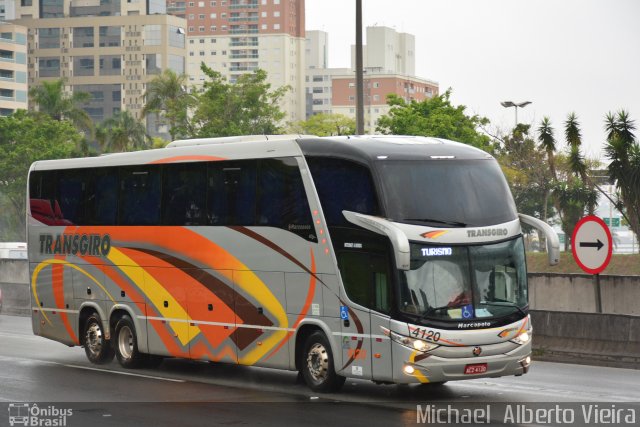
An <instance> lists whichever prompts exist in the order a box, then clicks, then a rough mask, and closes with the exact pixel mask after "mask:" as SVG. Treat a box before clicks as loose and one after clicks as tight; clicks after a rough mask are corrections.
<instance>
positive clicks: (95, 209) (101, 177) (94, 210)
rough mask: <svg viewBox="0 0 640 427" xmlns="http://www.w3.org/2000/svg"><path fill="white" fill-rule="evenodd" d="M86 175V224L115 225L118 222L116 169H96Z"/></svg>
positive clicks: (117, 179)
mask: <svg viewBox="0 0 640 427" xmlns="http://www.w3.org/2000/svg"><path fill="white" fill-rule="evenodd" d="M87 175H88V180H87V193H86V194H87V196H86V199H87V208H86V209H87V215H86V224H87V225H116V224H117V222H118V188H119V178H118V169H116V168H97V169H95V170H93V171H92V172H91V174H87ZM89 175H90V177H89Z"/></svg>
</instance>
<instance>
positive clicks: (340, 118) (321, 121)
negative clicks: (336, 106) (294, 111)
mask: <svg viewBox="0 0 640 427" xmlns="http://www.w3.org/2000/svg"><path fill="white" fill-rule="evenodd" d="M294 131H295V132H299V133H305V134H308V135H318V136H336V135H353V134H354V133H355V132H356V121H355V119H352V118H350V117H347V116H345V115H343V114H326V113H320V114H314V115H313V116H311V117H309V119H308V120H306V121H301V122H298V123H297V124H296V127H295V128H294Z"/></svg>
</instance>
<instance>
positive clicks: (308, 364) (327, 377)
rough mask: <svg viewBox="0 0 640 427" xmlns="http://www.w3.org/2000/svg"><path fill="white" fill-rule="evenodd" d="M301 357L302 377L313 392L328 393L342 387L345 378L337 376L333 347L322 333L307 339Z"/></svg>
mask: <svg viewBox="0 0 640 427" xmlns="http://www.w3.org/2000/svg"><path fill="white" fill-rule="evenodd" d="M301 357H302V360H301V361H300V369H301V370H302V376H303V377H304V381H305V382H306V383H307V385H308V386H309V388H310V389H311V390H313V391H318V392H322V393H326V392H331V391H338V390H339V389H340V387H342V385H343V384H344V381H345V377H343V376H340V375H338V374H336V371H335V366H334V362H333V354H332V353H331V346H330V345H329V341H328V340H327V337H326V336H325V335H324V334H323V333H322V332H319V331H318V332H314V333H313V334H311V335H310V336H309V338H307V341H306V342H305V344H304V351H303V353H302V356H301Z"/></svg>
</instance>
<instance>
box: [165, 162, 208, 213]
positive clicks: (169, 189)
mask: <svg viewBox="0 0 640 427" xmlns="http://www.w3.org/2000/svg"><path fill="white" fill-rule="evenodd" d="M164 168H165V169H164V172H163V179H164V185H163V188H162V193H163V198H164V200H163V207H162V222H163V224H166V225H200V224H204V223H205V218H206V209H207V206H206V204H207V188H206V187H207V167H206V163H177V164H172V165H166V166H165V167H164Z"/></svg>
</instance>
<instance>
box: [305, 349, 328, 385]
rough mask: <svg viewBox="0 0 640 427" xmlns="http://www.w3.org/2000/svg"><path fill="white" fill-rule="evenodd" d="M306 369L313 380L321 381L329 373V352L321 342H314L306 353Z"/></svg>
mask: <svg viewBox="0 0 640 427" xmlns="http://www.w3.org/2000/svg"><path fill="white" fill-rule="evenodd" d="M307 369H308V370H309V374H311V378H313V380H314V381H315V382H323V381H324V380H326V379H327V375H328V373H329V354H328V353H327V349H326V348H324V346H323V345H322V344H319V343H315V344H314V345H312V346H311V349H309V353H308V354H307Z"/></svg>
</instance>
